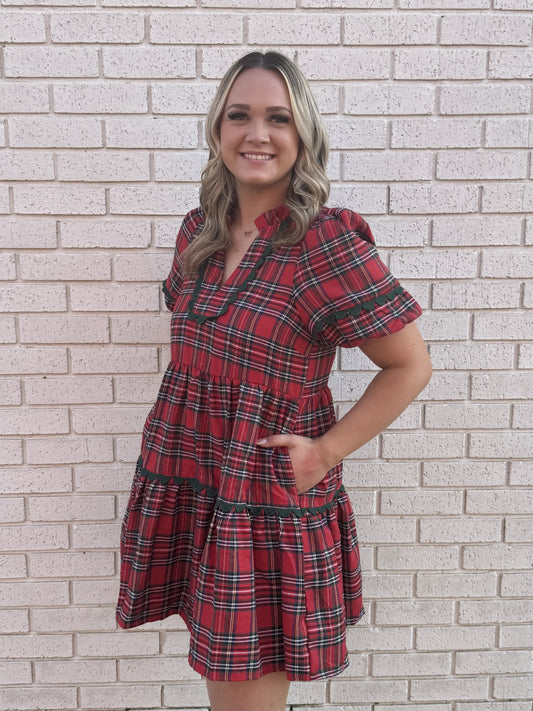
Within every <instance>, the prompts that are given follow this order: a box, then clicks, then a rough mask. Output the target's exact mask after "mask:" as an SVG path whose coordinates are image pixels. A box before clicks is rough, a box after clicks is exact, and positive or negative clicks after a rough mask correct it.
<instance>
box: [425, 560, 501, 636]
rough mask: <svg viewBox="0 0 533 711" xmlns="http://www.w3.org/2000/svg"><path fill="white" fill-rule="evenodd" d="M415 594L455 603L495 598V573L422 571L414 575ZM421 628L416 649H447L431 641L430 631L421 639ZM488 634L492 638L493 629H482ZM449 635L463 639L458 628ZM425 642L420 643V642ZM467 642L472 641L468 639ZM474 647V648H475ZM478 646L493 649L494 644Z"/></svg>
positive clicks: (496, 579) (452, 629) (496, 582)
mask: <svg viewBox="0 0 533 711" xmlns="http://www.w3.org/2000/svg"><path fill="white" fill-rule="evenodd" d="M416 577H417V585H416V593H417V595H418V596H420V597H430V598H431V597H436V598H440V597H443V598H450V599H452V600H456V599H457V598H461V597H467V598H469V597H471V598H475V597H495V596H496V594H497V587H498V575H497V574H496V573H468V572H463V573H441V572H438V573H431V572H430V573H425V572H424V571H422V572H420V573H419V574H417V576H416ZM423 629H424V628H422V627H420V628H419V629H418V630H417V648H420V649H450V648H453V647H450V646H448V645H447V644H446V643H445V642H444V640H441V642H440V643H439V639H440V638H439V639H433V638H432V635H431V632H430V630H429V629H428V630H427V632H426V631H425V630H424V633H425V634H427V637H424V636H422V630H423ZM481 629H484V630H485V631H486V632H487V633H490V639H492V640H493V639H494V628H481ZM449 634H450V635H452V636H454V637H455V635H457V636H458V637H459V638H461V637H462V634H463V631H462V630H461V629H458V628H450V629H449ZM464 634H466V635H468V630H464ZM424 639H425V640H426V643H425V644H424V643H423V640H424ZM467 639H471V638H470V637H469V636H467ZM474 646H477V645H474ZM480 646H488V647H492V646H494V645H493V644H486V645H480Z"/></svg>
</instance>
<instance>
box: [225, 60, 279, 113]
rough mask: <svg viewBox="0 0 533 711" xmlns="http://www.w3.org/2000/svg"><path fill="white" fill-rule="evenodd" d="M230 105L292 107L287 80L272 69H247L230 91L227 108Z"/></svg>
mask: <svg viewBox="0 0 533 711" xmlns="http://www.w3.org/2000/svg"><path fill="white" fill-rule="evenodd" d="M230 104H250V105H253V104H258V105H264V106H274V105H276V106H286V107H287V108H290V107H291V99H290V95H289V90H288V89H287V85H286V83H285V79H284V78H283V77H282V76H281V74H278V72H275V71H272V70H270V69H261V68H259V67H257V68H254V69H246V70H245V71H243V72H241V73H240V74H239V75H238V76H237V78H236V79H235V81H234V82H233V84H232V85H231V89H230V90H229V93H228V96H227V99H226V106H228V105H230Z"/></svg>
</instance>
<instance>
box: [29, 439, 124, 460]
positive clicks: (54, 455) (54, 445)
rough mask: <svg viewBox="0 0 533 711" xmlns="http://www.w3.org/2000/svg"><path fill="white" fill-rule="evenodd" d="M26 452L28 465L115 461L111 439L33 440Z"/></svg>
mask: <svg viewBox="0 0 533 711" xmlns="http://www.w3.org/2000/svg"><path fill="white" fill-rule="evenodd" d="M26 450H27V462H28V464H75V463H78V462H80V463H81V462H112V461H113V440H112V439H111V438H110V437H70V438H65V437H62V438H60V439H54V438H48V439H31V440H28V441H27V443H26Z"/></svg>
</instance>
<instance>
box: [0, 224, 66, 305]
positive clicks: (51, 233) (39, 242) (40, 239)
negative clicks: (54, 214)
mask: <svg viewBox="0 0 533 711" xmlns="http://www.w3.org/2000/svg"><path fill="white" fill-rule="evenodd" d="M0 243H1V244H2V247H3V248H5V249H8V248H14V249H17V250H19V249H26V248H33V247H37V248H41V249H45V248H46V247H56V246H57V237H56V227H55V222H54V221H53V220H46V219H41V220H39V221H36V220H30V219H27V218H24V217H17V219H16V220H9V219H8V220H5V221H4V222H1V221H0ZM2 308H3V301H2Z"/></svg>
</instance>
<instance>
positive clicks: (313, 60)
mask: <svg viewBox="0 0 533 711" xmlns="http://www.w3.org/2000/svg"><path fill="white" fill-rule="evenodd" d="M298 64H299V66H300V69H302V71H303V73H304V74H305V76H306V77H307V79H324V80H329V81H335V80H343V79H349V80H356V79H388V78H389V75H390V52H389V50H387V49H359V48H353V49H352V48H351V47H338V48H337V47H329V48H328V49H299V50H298Z"/></svg>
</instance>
